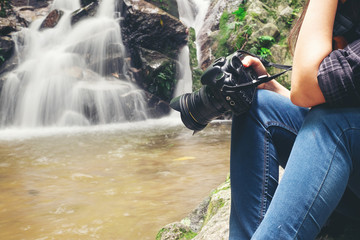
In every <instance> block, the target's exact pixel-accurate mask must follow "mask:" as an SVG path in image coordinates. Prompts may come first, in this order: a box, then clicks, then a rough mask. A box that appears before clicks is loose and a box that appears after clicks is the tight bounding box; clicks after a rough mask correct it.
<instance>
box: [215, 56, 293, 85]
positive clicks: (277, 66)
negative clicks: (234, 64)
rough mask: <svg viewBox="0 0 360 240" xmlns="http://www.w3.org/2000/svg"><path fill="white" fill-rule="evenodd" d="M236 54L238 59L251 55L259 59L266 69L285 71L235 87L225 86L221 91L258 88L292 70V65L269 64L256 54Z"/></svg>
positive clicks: (259, 77) (260, 77)
mask: <svg viewBox="0 0 360 240" xmlns="http://www.w3.org/2000/svg"><path fill="white" fill-rule="evenodd" d="M236 53H237V57H239V58H240V57H242V56H243V55H249V56H252V57H255V58H258V59H259V60H260V61H261V63H262V64H263V65H264V67H275V68H278V69H284V71H282V72H280V73H277V74H274V75H269V76H268V75H262V76H258V77H257V79H256V80H253V81H251V82H247V83H242V84H236V85H235V86H228V85H225V86H223V87H222V89H221V90H222V91H224V92H236V91H239V90H242V89H244V88H248V87H256V86H258V85H260V84H262V83H266V82H269V81H271V80H273V79H275V78H277V77H279V76H281V75H283V74H284V73H286V72H288V71H291V69H292V66H290V65H282V64H277V63H272V62H269V61H267V60H265V59H263V58H262V57H260V56H257V55H255V54H252V53H249V52H247V51H244V50H238V51H237V52H236Z"/></svg>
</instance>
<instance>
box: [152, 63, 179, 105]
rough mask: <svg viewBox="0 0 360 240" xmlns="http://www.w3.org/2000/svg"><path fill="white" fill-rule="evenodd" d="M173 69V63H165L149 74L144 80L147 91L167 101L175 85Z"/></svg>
mask: <svg viewBox="0 0 360 240" xmlns="http://www.w3.org/2000/svg"><path fill="white" fill-rule="evenodd" d="M175 69H176V67H175V66H174V64H173V63H171V62H167V63H165V64H164V65H163V66H161V67H159V68H158V69H157V70H156V71H155V72H153V73H152V74H150V75H149V76H148V77H147V79H146V85H147V86H148V87H147V89H148V91H149V92H150V93H153V94H155V95H156V96H159V97H160V98H162V99H163V100H165V101H169V100H170V99H171V94H172V92H173V90H174V87H175V84H176V76H175V72H176V71H175Z"/></svg>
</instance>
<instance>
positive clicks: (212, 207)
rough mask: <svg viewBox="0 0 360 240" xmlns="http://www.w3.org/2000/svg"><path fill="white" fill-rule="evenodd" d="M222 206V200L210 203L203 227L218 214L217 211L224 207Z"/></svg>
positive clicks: (223, 201)
mask: <svg viewBox="0 0 360 240" xmlns="http://www.w3.org/2000/svg"><path fill="white" fill-rule="evenodd" d="M224 205H225V200H224V199H222V198H219V199H218V200H212V201H210V204H209V206H208V210H207V212H206V217H205V220H204V224H203V226H205V225H206V224H207V223H208V222H209V221H210V219H211V218H212V217H213V216H214V215H215V214H216V213H217V212H218V210H219V209H220V208H222V207H224Z"/></svg>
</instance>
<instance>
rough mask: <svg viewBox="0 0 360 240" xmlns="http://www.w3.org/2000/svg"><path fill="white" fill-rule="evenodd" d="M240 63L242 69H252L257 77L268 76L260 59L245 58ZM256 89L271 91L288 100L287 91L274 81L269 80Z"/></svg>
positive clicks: (288, 93)
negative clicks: (242, 66)
mask: <svg viewBox="0 0 360 240" xmlns="http://www.w3.org/2000/svg"><path fill="white" fill-rule="evenodd" d="M241 62H242V64H243V65H244V67H251V68H252V69H254V71H255V72H256V74H257V75H258V76H262V75H269V74H268V73H267V71H266V68H265V67H264V65H263V64H262V62H261V61H260V59H258V58H255V57H252V56H246V57H244V58H243V59H242V60H241ZM257 88H259V89H266V90H269V91H273V92H276V93H279V94H281V95H283V96H285V97H288V98H289V97H290V92H289V90H287V89H286V88H285V87H284V86H282V85H281V84H280V83H278V82H277V81H276V80H271V81H269V82H266V83H263V84H260V85H259V86H258V87H257Z"/></svg>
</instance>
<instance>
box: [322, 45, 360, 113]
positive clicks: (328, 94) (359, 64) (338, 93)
mask: <svg viewBox="0 0 360 240" xmlns="http://www.w3.org/2000/svg"><path fill="white" fill-rule="evenodd" d="M317 79H318V83H319V86H320V89H321V91H322V93H323V95H324V97H325V100H326V103H327V104H329V105H330V106H334V107H353V106H358V107H359V106H360V39H358V40H356V41H354V42H352V43H350V44H349V45H347V46H346V47H345V48H344V49H339V50H334V51H332V52H331V53H330V55H329V56H327V57H326V58H325V59H324V60H323V61H322V63H321V64H320V67H319V71H318V76H317Z"/></svg>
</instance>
